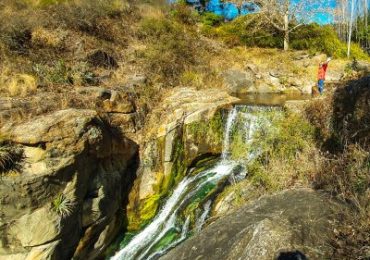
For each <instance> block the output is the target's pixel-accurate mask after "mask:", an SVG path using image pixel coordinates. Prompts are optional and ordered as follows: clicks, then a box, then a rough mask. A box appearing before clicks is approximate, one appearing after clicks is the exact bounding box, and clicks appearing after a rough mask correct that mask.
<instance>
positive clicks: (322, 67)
mask: <svg viewBox="0 0 370 260" xmlns="http://www.w3.org/2000/svg"><path fill="white" fill-rule="evenodd" d="M330 61H331V58H328V59H327V60H326V62H320V64H319V72H318V76H317V78H318V83H317V86H318V88H319V92H320V94H322V93H323V92H324V85H325V76H326V71H327V69H328V66H329V62H330Z"/></svg>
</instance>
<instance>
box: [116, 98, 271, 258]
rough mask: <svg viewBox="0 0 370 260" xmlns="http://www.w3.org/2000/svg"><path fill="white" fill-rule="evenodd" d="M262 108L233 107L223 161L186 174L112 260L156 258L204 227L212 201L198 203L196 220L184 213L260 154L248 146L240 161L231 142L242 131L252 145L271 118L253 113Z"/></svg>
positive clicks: (225, 132) (227, 123) (224, 144)
mask: <svg viewBox="0 0 370 260" xmlns="http://www.w3.org/2000/svg"><path fill="white" fill-rule="evenodd" d="M260 110H261V111H265V110H266V108H255V107H249V106H245V105H236V106H234V107H233V109H232V110H231V111H230V112H229V113H228V117H227V120H226V124H225V129H224V140H223V150H222V155H221V160H220V161H219V162H218V163H217V164H216V165H215V166H213V167H211V168H209V169H207V170H204V171H202V172H200V173H199V174H197V175H195V176H186V177H185V178H184V179H183V180H182V181H181V182H180V183H179V184H178V185H177V187H176V188H175V189H174V190H173V192H172V194H171V195H170V196H169V197H168V198H167V201H165V203H164V204H163V206H162V207H161V209H160V211H159V212H158V213H157V215H156V217H155V218H154V219H153V220H152V222H151V223H150V224H148V225H147V226H146V227H145V228H143V229H142V230H141V231H140V232H139V233H138V234H137V235H136V236H134V237H133V238H132V240H131V241H129V242H128V244H127V245H126V246H124V247H123V248H122V249H121V250H120V251H118V252H117V253H116V255H115V256H113V257H112V258H111V259H112V260H133V259H135V260H136V259H138V260H141V259H157V258H158V257H159V256H161V255H163V254H164V253H165V252H167V251H168V250H169V249H170V248H172V247H174V246H176V245H177V244H179V243H181V242H182V241H183V240H185V239H186V238H187V236H188V234H189V231H191V230H194V231H197V232H199V231H200V230H201V228H202V226H203V225H204V223H205V221H206V219H207V217H208V214H209V212H210V209H211V204H212V200H209V199H207V200H206V202H205V203H204V202H203V203H202V204H199V205H203V207H202V208H200V207H199V209H200V210H201V211H202V213H201V214H197V216H198V218H197V219H195V220H194V222H191V219H190V217H189V216H186V218H185V219H184V217H182V212H183V211H184V209H185V208H186V207H188V206H189V207H190V206H191V205H192V204H191V203H194V201H196V199H199V197H201V196H203V197H204V196H205V197H204V199H206V198H207V197H206V195H204V194H203V193H207V192H204V190H206V191H208V192H209V190H213V189H215V187H217V184H218V183H219V182H220V181H222V180H224V181H225V179H227V177H229V176H233V177H234V172H235V169H236V168H237V167H238V166H239V168H240V167H241V166H242V167H243V165H245V162H247V161H249V160H251V158H254V157H255V156H257V155H258V147H257V148H253V149H249V150H248V151H246V155H245V161H244V162H243V163H240V162H239V161H236V160H233V159H232V156H231V154H232V151H231V148H232V147H231V146H232V145H231V144H232V143H233V142H234V139H233V138H234V137H233V135H235V134H240V135H242V136H243V139H242V140H243V142H244V143H245V144H250V146H252V142H253V139H254V135H255V132H256V131H257V130H258V129H260V128H263V126H266V125H268V120H265V119H264V118H263V117H262V119H261V118H260V117H259V116H258V115H254V114H253V113H255V112H258V111H260ZM266 122H267V123H266ZM191 223H194V225H193V224H191ZM192 225H193V226H192Z"/></svg>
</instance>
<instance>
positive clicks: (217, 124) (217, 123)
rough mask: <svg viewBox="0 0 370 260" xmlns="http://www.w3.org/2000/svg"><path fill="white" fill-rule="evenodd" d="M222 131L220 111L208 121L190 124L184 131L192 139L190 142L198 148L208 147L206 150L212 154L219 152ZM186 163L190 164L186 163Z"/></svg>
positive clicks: (222, 123) (222, 124)
mask: <svg viewBox="0 0 370 260" xmlns="http://www.w3.org/2000/svg"><path fill="white" fill-rule="evenodd" d="M223 130H224V122H223V119H222V111H218V112H216V114H215V115H214V116H213V117H212V118H211V119H210V120H206V119H203V120H201V121H196V122H193V123H190V124H188V125H187V126H186V131H187V133H188V134H189V135H191V136H192V137H193V140H192V141H193V142H194V143H195V144H197V145H198V146H200V145H208V146H209V148H208V150H210V152H214V153H219V152H221V147H222V140H223ZM187 159H189V158H187ZM190 159H193V158H190ZM187 163H190V162H189V161H188V162H187Z"/></svg>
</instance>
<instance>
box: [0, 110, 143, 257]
mask: <svg viewBox="0 0 370 260" xmlns="http://www.w3.org/2000/svg"><path fill="white" fill-rule="evenodd" d="M1 133H2V134H4V136H6V137H7V138H8V139H9V140H10V141H11V142H12V143H13V145H17V147H18V149H22V150H23V154H24V160H23V161H21V162H19V164H20V170H19V172H14V171H13V172H9V173H5V174H3V175H2V176H1V182H0V198H1V199H0V241H1V243H0V258H6V259H70V258H71V257H72V256H73V255H74V258H75V259H88V258H89V257H92V256H94V257H96V256H98V255H99V254H101V253H102V252H103V250H104V249H105V247H106V246H107V245H108V244H109V243H110V242H111V240H112V239H113V238H114V236H115V235H116V233H117V232H118V230H119V228H120V227H121V224H122V221H118V220H122V219H123V217H124V216H123V211H122V210H121V207H122V204H123V201H124V200H125V198H126V197H127V195H128V190H129V186H130V185H131V181H132V180H133V178H134V177H135V172H133V171H130V167H131V165H134V164H135V160H136V156H135V155H136V154H137V150H138V149H137V145H136V144H135V143H134V142H132V141H131V140H129V139H128V138H126V137H125V136H122V135H121V134H120V133H119V132H116V131H115V129H113V128H111V127H110V125H108V124H107V123H106V122H105V121H104V120H102V119H101V118H100V117H99V116H98V114H97V112H95V111H93V110H78V109H67V110H60V111H57V112H54V113H51V114H48V115H45V116H39V117H36V118H34V119H33V120H31V121H27V122H25V123H22V124H18V125H13V126H4V127H2V128H1Z"/></svg>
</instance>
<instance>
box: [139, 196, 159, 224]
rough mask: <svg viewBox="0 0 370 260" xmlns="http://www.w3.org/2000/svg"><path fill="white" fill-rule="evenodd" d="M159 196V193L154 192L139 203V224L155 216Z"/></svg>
mask: <svg viewBox="0 0 370 260" xmlns="http://www.w3.org/2000/svg"><path fill="white" fill-rule="evenodd" d="M160 198H161V196H160V194H155V195H152V196H150V197H148V198H146V199H145V200H143V201H142V202H141V203H140V208H139V215H140V226H145V224H146V223H147V221H149V220H151V219H152V218H153V217H154V216H155V214H156V213H157V211H158V207H159V200H160Z"/></svg>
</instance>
